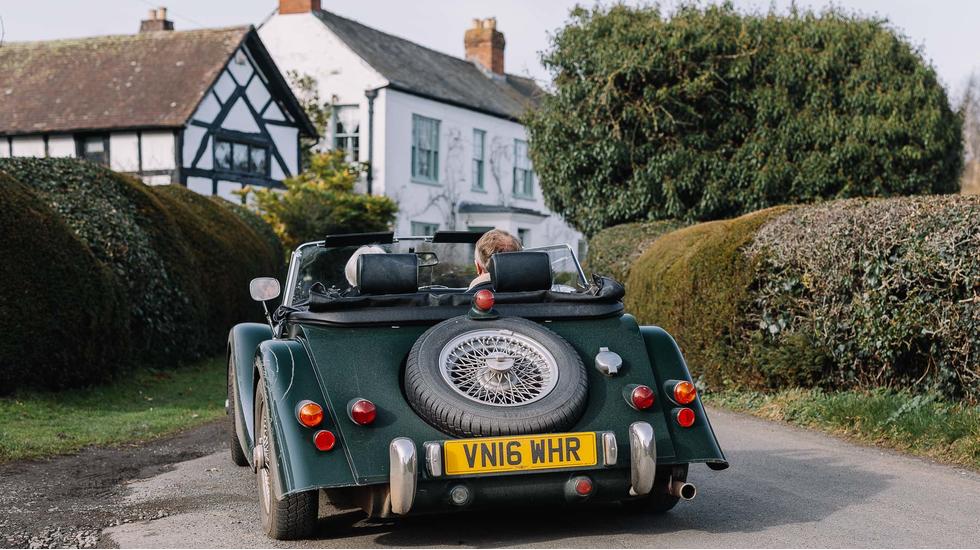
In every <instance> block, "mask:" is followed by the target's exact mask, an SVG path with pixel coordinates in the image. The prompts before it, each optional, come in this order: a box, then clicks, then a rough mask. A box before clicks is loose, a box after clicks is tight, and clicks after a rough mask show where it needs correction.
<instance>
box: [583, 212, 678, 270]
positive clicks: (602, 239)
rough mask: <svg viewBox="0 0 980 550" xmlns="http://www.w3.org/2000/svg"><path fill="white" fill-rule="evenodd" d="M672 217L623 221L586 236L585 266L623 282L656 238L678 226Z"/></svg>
mask: <svg viewBox="0 0 980 550" xmlns="http://www.w3.org/2000/svg"><path fill="white" fill-rule="evenodd" d="M683 225H684V224H683V223H681V222H678V221H676V220H664V221H656V222H637V223H624V224H623V225H616V226H613V227H609V228H607V229H603V230H602V231H600V232H599V233H597V234H596V235H594V236H593V237H592V238H591V239H589V254H588V257H587V259H586V262H585V263H586V265H585V267H586V269H588V270H589V271H591V272H592V273H598V274H599V275H605V276H607V277H612V278H613V279H616V280H617V281H619V282H621V283H623V284H626V280H627V279H628V278H629V274H630V268H631V267H632V266H633V264H634V263H636V260H637V259H639V257H640V256H641V255H642V254H643V253H644V252H645V251H646V249H647V248H649V247H650V245H651V244H653V242H654V241H656V240H657V238H658V237H660V236H661V235H663V234H665V233H669V232H671V231H673V230H675V229H678V228H680V227H682V226H683Z"/></svg>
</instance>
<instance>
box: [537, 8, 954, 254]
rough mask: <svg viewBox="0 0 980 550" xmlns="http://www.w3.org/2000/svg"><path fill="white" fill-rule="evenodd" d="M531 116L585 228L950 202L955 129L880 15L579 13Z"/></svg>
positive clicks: (928, 77)
mask: <svg viewBox="0 0 980 550" xmlns="http://www.w3.org/2000/svg"><path fill="white" fill-rule="evenodd" d="M543 62H544V64H545V66H546V67H547V68H548V69H549V70H550V71H551V72H552V74H553V76H554V82H555V93H554V94H551V95H548V96H545V97H544V98H543V100H542V105H541V107H540V108H539V109H536V110H534V111H532V112H530V113H529V115H528V117H527V124H528V130H529V132H530V135H531V147H532V158H533V160H534V164H535V168H536V170H537V172H538V174H539V176H540V180H541V186H542V190H543V193H544V196H545V198H546V200H547V202H548V205H549V206H550V207H551V208H552V209H554V210H556V211H558V212H560V213H562V214H563V215H564V216H565V218H566V219H567V220H569V221H570V222H571V223H572V224H573V225H575V226H576V227H577V228H579V229H580V230H582V231H583V232H585V233H586V234H588V235H594V234H595V233H597V232H598V231H599V230H601V229H603V228H604V227H607V226H611V225H615V224H620V223H624V222H629V221H642V220H655V219H682V220H687V221H694V220H712V219H719V218H727V217H733V216H737V215H739V214H742V213H746V212H750V211H753V210H757V209H760V208H765V207H768V206H771V205H777V204H786V203H797V202H812V201H819V200H821V199H832V198H846V197H861V196H881V197H888V196H896V195H909V194H921V193H951V192H955V191H956V190H958V183H957V178H958V176H959V171H960V167H961V164H962V159H961V151H962V143H961V139H960V131H961V121H960V118H959V116H958V115H957V114H956V113H954V112H953V111H952V110H951V109H950V106H949V101H948V98H947V96H946V93H945V91H944V89H943V87H942V86H941V85H940V84H939V83H938V82H937V79H936V74H935V71H934V69H933V68H932V67H930V66H929V65H928V64H926V63H925V62H924V61H923V59H922V57H921V54H920V52H918V51H917V50H916V49H914V48H913V47H912V46H910V45H909V43H908V41H907V40H906V39H905V38H904V37H901V36H899V35H897V34H896V33H895V31H893V30H892V29H891V28H890V27H889V26H888V24H887V23H886V22H885V21H883V20H879V19H863V18H859V17H856V16H851V15H847V14H845V13H842V12H840V11H834V10H831V11H827V12H825V13H823V14H821V15H815V14H813V13H811V12H800V11H796V10H794V11H792V12H791V13H790V14H789V15H787V16H779V15H775V14H774V13H769V14H767V15H740V14H738V13H736V11H735V10H734V8H733V7H732V6H731V5H730V4H725V5H721V6H709V7H705V8H700V7H697V6H692V5H682V6H681V7H679V8H678V9H677V10H676V11H675V12H673V13H672V14H665V13H663V12H661V10H660V9H659V8H657V7H642V8H633V7H628V6H624V5H621V4H616V5H613V6H611V7H608V8H602V7H599V8H596V9H594V10H587V9H583V8H576V9H575V10H573V11H572V14H571V19H570V21H569V23H568V24H567V25H566V27H565V28H564V29H562V30H561V31H559V32H558V33H557V34H556V35H555V36H554V38H553V43H552V46H551V49H550V50H549V51H547V52H546V53H545V55H544V56H543Z"/></svg>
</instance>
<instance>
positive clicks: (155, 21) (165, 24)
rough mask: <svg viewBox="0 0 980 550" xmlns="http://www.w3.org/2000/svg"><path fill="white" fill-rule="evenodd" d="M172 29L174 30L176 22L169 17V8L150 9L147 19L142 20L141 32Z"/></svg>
mask: <svg viewBox="0 0 980 550" xmlns="http://www.w3.org/2000/svg"><path fill="white" fill-rule="evenodd" d="M172 30H174V22H173V21H170V20H169V19H167V8H162V7H161V8H157V9H155V10H150V13H149V15H147V16H146V19H144V20H142V21H140V32H153V31H172Z"/></svg>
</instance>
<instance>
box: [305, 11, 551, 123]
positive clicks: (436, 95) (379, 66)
mask: <svg viewBox="0 0 980 550" xmlns="http://www.w3.org/2000/svg"><path fill="white" fill-rule="evenodd" d="M316 15H317V17H319V19H320V21H322V22H323V24H324V25H326V26H327V28H329V29H330V30H331V31H333V32H334V34H336V35H337V36H338V37H339V38H340V39H341V40H343V41H344V43H346V44H347V45H348V46H349V47H350V48H351V49H352V50H353V51H354V53H356V54H357V55H358V56H360V57H361V58H362V59H364V61H366V62H367V64H368V65H370V66H371V67H373V68H374V69H375V70H376V71H378V72H379V73H381V75H382V76H384V78H386V79H387V80H388V81H389V82H390V87H392V88H394V89H397V90H402V91H405V92H408V93H413V94H417V95H421V96H424V97H428V98H431V99H435V100H439V101H443V102H446V103H451V104H455V105H459V106H462V107H466V108H470V109H473V110H477V111H482V112H485V113H489V114H492V115H495V116H500V117H503V118H508V119H511V120H519V119H520V118H521V116H522V115H523V114H524V112H525V111H526V110H527V109H528V108H529V107H534V106H536V105H537V102H538V98H539V96H540V94H542V93H543V92H542V91H541V88H539V87H538V85H537V84H536V83H535V82H534V80H532V79H530V78H525V77H521V76H515V75H511V74H508V75H500V76H496V75H495V76H494V77H490V76H487V75H486V74H485V73H484V72H483V71H482V70H481V69H479V68H477V67H476V66H475V65H474V64H473V63H471V62H469V61H466V60H464V59H460V58H458V57H453V56H451V55H447V54H444V53H441V52H437V51H435V50H431V49H429V48H426V47H424V46H420V45H418V44H416V43H414V42H410V41H408V40H405V39H404V38H399V37H397V36H392V35H390V34H386V33H383V32H381V31H378V30H375V29H372V28H371V27H367V26H365V25H362V24H360V23H358V22H357V21H352V20H350V19H346V18H344V17H340V16H339V15H336V14H334V13H331V12H328V11H323V10H320V11H317V12H316Z"/></svg>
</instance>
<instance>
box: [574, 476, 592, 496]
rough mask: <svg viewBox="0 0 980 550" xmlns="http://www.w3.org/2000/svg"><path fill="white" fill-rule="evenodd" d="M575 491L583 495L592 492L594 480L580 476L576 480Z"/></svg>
mask: <svg viewBox="0 0 980 550" xmlns="http://www.w3.org/2000/svg"><path fill="white" fill-rule="evenodd" d="M575 492H576V493H578V494H579V495H581V496H583V497H587V496H589V495H590V494H592V480H591V479H589V478H587V477H580V478H578V480H576V481H575Z"/></svg>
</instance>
